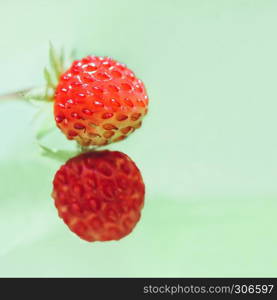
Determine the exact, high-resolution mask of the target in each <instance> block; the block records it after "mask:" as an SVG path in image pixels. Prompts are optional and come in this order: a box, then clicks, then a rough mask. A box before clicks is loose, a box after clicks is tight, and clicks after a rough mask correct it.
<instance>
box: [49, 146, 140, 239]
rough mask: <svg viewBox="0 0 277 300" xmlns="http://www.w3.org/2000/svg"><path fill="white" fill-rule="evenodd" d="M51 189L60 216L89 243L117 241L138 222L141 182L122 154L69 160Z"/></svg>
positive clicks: (97, 154) (105, 153)
mask: <svg viewBox="0 0 277 300" xmlns="http://www.w3.org/2000/svg"><path fill="white" fill-rule="evenodd" d="M53 186H54V188H53V194H52V196H53V198H54V200H55V206H56V208H57V210H58V213H59V216H60V217H61V218H62V219H63V220H64V222H65V223H66V224H67V226H68V227H69V228H70V230H71V231H73V232H74V233H76V234H77V235H78V236H79V237H81V238H82V239H84V240H87V241H89V242H92V241H109V240H119V239H121V238H123V237H124V236H126V235H127V234H129V233H130V232H131V231H132V230H133V228H134V226H135V225H136V223H137V222H138V220H139V219H140V214H141V209H142V207H143V205H144V193H145V187H144V183H143V179H142V177H141V173H140V171H139V169H138V168H137V166H136V165H135V163H134V162H133V161H132V160H131V159H130V158H129V157H128V156H127V155H126V154H123V153H121V152H117V151H108V150H105V151H99V152H98V151H96V152H87V153H83V154H80V155H78V156H76V157H74V158H71V159H70V160H68V161H67V162H66V163H65V164H64V165H63V166H62V167H61V168H60V169H59V170H58V172H57V173H56V175H55V178H54V181H53Z"/></svg>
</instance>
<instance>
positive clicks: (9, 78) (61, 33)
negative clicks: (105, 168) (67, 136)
mask: <svg viewBox="0 0 277 300" xmlns="http://www.w3.org/2000/svg"><path fill="white" fill-rule="evenodd" d="M0 23H1V26H0V36H1V39H0V66H1V70H0V93H1V94H5V93H9V92H12V91H16V90H19V89H21V88H26V87H30V86H36V85H39V84H41V83H42V75H41V74H42V72H41V71H42V68H43V67H44V65H46V64H47V51H48V41H49V40H52V41H53V43H54V44H55V45H58V46H59V45H65V47H66V48H67V49H70V48H71V47H75V48H77V49H78V53H79V55H86V54H89V53H93V54H97V55H109V56H112V57H114V58H116V59H118V60H120V61H122V62H124V63H126V64H127V65H128V66H129V67H130V68H132V69H133V70H134V71H135V72H136V74H137V75H138V76H139V77H140V78H141V79H143V81H144V82H145V84H146V87H147V88H148V92H149V96H150V110H149V114H148V116H147V118H146V119H145V122H144V124H143V127H142V128H141V129H140V130H138V131H137V132H136V133H134V134H133V135H132V136H131V137H130V138H129V139H127V140H126V141H124V142H121V143H117V144H114V145H113V146H111V147H110V148H111V149H117V150H120V151H123V152H125V153H127V154H128V155H129V156H130V157H131V158H132V159H133V160H134V161H135V162H136V163H137V165H138V166H139V168H140V169H141V171H142V174H143V176H144V179H145V183H146V188H147V194H146V199H145V201H146V202H145V207H144V210H143V215H142V219H141V221H140V223H139V224H138V225H137V227H136V228H135V230H134V232H133V233H132V234H131V235H130V236H128V237H126V238H125V239H123V240H121V241H119V242H109V243H92V244H90V243H87V242H84V241H82V240H80V239H78V238H77V237H75V235H73V234H71V233H70V232H69V231H68V229H67V228H66V226H65V225H64V224H63V223H62V221H61V220H60V219H59V218H58V217H57V213H56V210H55V208H54V205H53V201H52V199H51V197H50V193H51V189H52V185H51V181H52V178H53V175H54V173H55V172H56V170H57V169H58V168H59V165H60V163H58V162H56V161H53V160H50V159H48V158H45V157H42V156H41V155H40V152H39V150H38V147H37V146H36V144H35V139H34V130H33V124H34V123H32V118H33V115H34V113H35V111H36V110H35V109H34V108H33V107H32V106H31V105H28V104H27V103H25V102H23V101H22V100H16V99H12V98H10V99H6V100H5V99H4V100H3V98H1V101H0V128H1V142H0V145H1V146H0V276H24V277H26V276H93V277H100V276H101V277H106V276H111V277H120V276H127V277H129V276H194V277H201V276H217V277H220V276H242V277H244V276H262V277H263V276H277V254H276V250H277V235H276V226H277V218H276V213H277V203H276V197H277V184H276V179H277V159H276V153H277V135H276V127H277V126H276V125H277V124H276V113H277V105H276V101H277V85H276V82H277V35H276V26H277V1H275V0H272V1H270V0H209V1H208V0H206V1H205V0H202V1H201V0H180V1H174V0H171V1H162V0H160V1H150V0H141V1H130V0H120V1H103V0H90V1H89V0H88V1H83V0H79V1H57V0H55V1H53V0H51V1H50V0H48V1H19V0H18V1H13V0H10V1H1V2H0Z"/></svg>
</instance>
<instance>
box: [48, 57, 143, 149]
mask: <svg viewBox="0 0 277 300" xmlns="http://www.w3.org/2000/svg"><path fill="white" fill-rule="evenodd" d="M54 101H55V105H54V115H55V120H56V124H57V126H58V127H59V128H60V129H61V131H62V132H63V133H64V134H65V135H66V136H67V138H68V139H74V140H76V141H77V142H78V143H79V144H81V145H83V146H88V145H98V146H99V145H106V144H109V143H112V142H116V141H119V140H122V139H124V138H125V137H127V136H128V135H129V134H130V133H131V132H133V131H134V130H135V129H137V128H139V127H140V125H141V121H142V119H143V117H144V116H145V114H146V113H147V106H148V97H147V93H146V90H145V88H144V85H143V83H142V82H141V81H140V80H139V79H137V78H136V77H135V75H134V73H133V72H132V71H131V70H129V69H128V68H127V67H126V66H125V65H122V64H120V63H118V62H116V61H115V60H113V59H111V58H107V57H104V58H103V57H97V56H88V57H85V58H83V59H82V60H76V61H74V62H73V64H72V65H71V67H70V68H69V69H68V70H67V71H66V72H65V73H64V74H62V75H61V76H60V80H59V83H58V86H57V88H56V92H55V96H54ZM127 128H128V130H127Z"/></svg>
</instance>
